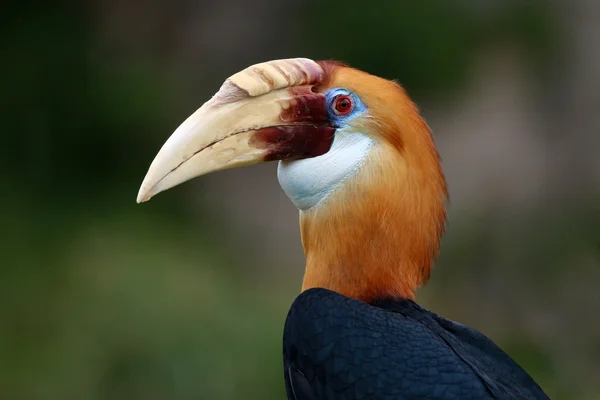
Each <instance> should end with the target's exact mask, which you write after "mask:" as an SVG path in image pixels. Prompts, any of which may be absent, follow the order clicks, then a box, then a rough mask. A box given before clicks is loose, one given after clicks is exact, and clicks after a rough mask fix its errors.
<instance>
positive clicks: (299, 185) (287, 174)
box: [277, 88, 375, 211]
mask: <svg viewBox="0 0 600 400" xmlns="http://www.w3.org/2000/svg"><path fill="white" fill-rule="evenodd" d="M340 95H348V96H351V97H352V100H353V102H354V109H353V110H352V112H351V113H350V114H348V115H346V116H338V115H336V114H335V113H334V112H333V111H332V107H333V102H334V100H335V99H336V97H338V96H340ZM326 101H327V110H328V113H329V118H330V120H331V122H332V123H333V125H334V126H335V127H337V129H336V131H335V137H334V139H333V144H332V146H331V149H330V150H329V151H328V152H327V153H325V154H323V155H322V156H319V157H314V158H306V159H302V160H293V161H280V162H279V166H278V168H277V178H278V180H279V184H280V185H281V187H282V189H283V191H284V192H285V194H286V195H287V196H288V197H289V199H290V200H291V201H292V203H294V205H295V206H296V207H298V209H300V210H302V211H308V210H310V209H312V208H313V207H318V206H319V205H320V204H321V203H323V202H324V201H325V200H326V199H327V198H328V197H329V196H330V195H331V193H333V192H334V191H335V190H336V189H337V188H339V187H341V186H342V184H343V183H344V181H345V180H346V179H348V178H349V177H351V176H352V175H354V174H355V173H356V172H357V171H358V169H359V168H360V167H361V165H362V164H363V162H364V161H365V159H366V157H367V155H368V154H369V151H371V149H372V148H373V146H374V144H375V141H374V140H373V139H371V138H370V137H369V136H367V135H365V134H363V133H360V132H355V131H354V130H353V129H352V128H351V127H350V126H349V125H348V123H349V122H350V121H352V119H354V118H356V117H357V116H359V115H362V114H364V113H366V112H368V110H367V108H366V107H365V105H364V104H363V103H362V101H361V100H360V99H359V98H358V96H356V94H354V93H352V92H350V91H348V90H346V89H342V88H334V89H331V90H329V91H328V92H327V93H326Z"/></svg>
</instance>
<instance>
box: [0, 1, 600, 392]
mask: <svg viewBox="0 0 600 400" xmlns="http://www.w3.org/2000/svg"><path fill="white" fill-rule="evenodd" d="M4 10H5V12H4V13H3V17H2V19H4V21H3V22H2V24H1V25H0V30H1V31H2V35H1V36H0V41H1V43H2V62H1V63H0V76H2V78H3V79H2V85H3V90H2V92H3V96H2V100H1V101H2V107H1V111H0V112H1V113H2V118H0V127H1V132H2V138H3V146H2V152H3V154H2V157H1V158H0V163H1V164H0V165H1V167H2V168H1V169H0V174H1V175H0V178H1V182H2V186H1V187H2V195H1V196H0V218H1V224H0V226H1V227H2V233H3V235H2V240H1V241H0V268H1V269H0V271H1V278H0V398H1V399H11V400H16V399H31V400H37V399H40V400H42V399H78V400H87V399H90V400H91V399H94V400H95V399H115V400H119V399H150V400H152V399H173V400H176V399H181V400H185V399H264V400H267V399H282V398H284V386H283V375H282V360H281V338H282V330H283V324H284V320H285V317H286V313H287V310H288V307H289V305H290V304H291V302H292V301H293V299H294V297H295V296H296V295H297V293H298V290H299V287H300V282H301V278H302V272H303V266H304V260H303V253H302V248H301V245H300V238H299V232H298V227H297V211H296V210H295V209H294V208H293V206H292V205H291V204H290V203H289V202H288V200H287V199H286V198H285V196H284V194H283V193H282V192H281V190H280V189H279V187H278V184H277V180H276V177H275V167H276V165H275V164H268V165H263V166H257V167H252V168H247V169H243V170H233V171H225V172H220V173H217V174H214V175H211V176H207V177H205V178H201V179H197V180H195V181H192V182H190V183H188V184H186V185H183V186H181V187H178V188H177V189H175V190H173V191H169V192H168V193H166V194H162V195H160V196H158V197H157V198H156V199H154V200H152V201H151V202H150V203H147V204H144V205H136V204H135V197H136V194H137V190H138V188H139V185H140V183H141V180H142V178H143V176H144V174H145V172H146V170H147V167H148V166H149V163H150V162H151V160H152V159H153V157H154V155H155V154H156V152H157V150H158V149H159V148H160V146H161V145H162V143H163V142H164V140H165V139H166V138H167V137H168V136H169V135H170V133H171V132H172V131H173V130H174V129H175V128H176V127H177V125H178V124H179V123H180V122H182V121H183V120H184V119H185V118H186V117H187V116H188V115H189V114H191V113H192V112H193V111H194V110H195V109H196V108H197V107H199V106H200V105H201V104H202V103H203V102H204V101H205V100H207V99H208V98H209V97H210V96H211V95H212V94H213V93H214V92H216V90H217V89H218V88H219V86H220V84H221V82H222V81H223V80H224V79H225V78H226V77H228V76H229V75H231V74H233V73H235V72H237V71H239V70H241V69H242V68H244V67H246V66H248V65H250V64H252V63H255V62H260V61H265V60H270V59H275V58H283V57H298V56H304V57H310V58H314V59H322V58H334V59H339V60H343V61H346V62H348V63H350V64H351V65H353V66H355V67H358V68H361V69H365V70H368V71H369V72H371V73H374V74H378V75H381V76H384V77H387V78H390V79H397V80H398V81H399V82H401V83H402V84H403V85H404V86H405V87H406V88H407V90H408V91H409V94H410V95H411V96H412V97H413V98H414V99H415V100H416V101H417V102H418V104H419V105H420V106H421V108H422V111H423V115H424V116H425V118H426V119H427V121H428V123H429V124H430V125H431V126H432V128H433V130H434V133H435V137H436V142H437V144H438V148H439V151H440V153H441V156H442V158H443V160H444V169H445V172H446V175H447V178H448V181H449V185H450V192H451V199H452V203H451V204H450V206H449V210H450V225H449V227H448V232H447V235H446V237H445V239H444V241H443V249H442V255H441V258H440V260H439V262H438V264H437V266H436V268H435V270H434V272H433V278H432V281H431V282H430V284H429V285H428V286H427V287H425V288H423V289H421V290H420V291H419V293H418V300H419V302H420V303H421V304H423V305H424V306H426V307H428V308H430V309H432V310H433V311H435V312H438V313H441V314H443V315H445V316H446V317H448V318H451V319H454V320H458V321H460V322H462V323H466V324H468V325H471V326H473V327H475V328H477V329H479V330H481V331H483V332H484V333H485V334H487V335H488V336H490V337H491V338H492V339H493V340H495V341H496V342H497V343H498V344H499V345H500V346H501V347H503V348H504V349H505V350H506V351H507V352H508V353H509V354H510V355H511V356H513V357H514V358H515V359H516V360H517V361H518V362H520V363H521V364H522V365H523V366H524V367H525V368H526V369H527V370H528V371H529V372H530V373H531V374H532V375H533V377H534V378H535V379H537V381H538V382H539V383H540V384H541V386H542V387H543V388H544V389H545V390H546V391H547V393H548V394H549V395H550V397H551V398H553V399H559V400H560V399H581V400H587V399H590V400H591V399H600V381H599V379H598V378H599V377H600V228H599V226H600V225H599V224H600V207H599V206H598V205H599V204H600V203H599V202H598V200H600V157H598V151H599V150H600V134H599V132H600V114H599V113H598V104H600V53H599V52H598V51H597V49H598V48H599V45H600V3H599V2H596V1H588V0H573V1H567V0H562V1H559V0H556V1H554V2H547V1H541V0H540V1H533V0H529V1H517V0H513V1H510V0H504V1H500V0H497V1H494V0H485V1H483V0H477V1H475V0H472V1H467V0H463V1H433V0H431V1H424V0H421V1H419V2H416V1H410V2H409V1H369V2H364V1H357V0H347V1H345V2H321V1H318V0H307V1H304V2H300V3H298V2H283V1H277V0H255V1H252V2H249V1H248V2H243V1H234V0H221V1H214V2H208V1H192V0H173V1H171V2H166V1H163V2H157V1H150V0H141V1H117V0H106V1H82V2H79V3H77V5H75V4H73V3H65V4H60V3H58V2H47V3H45V4H42V3H39V4H38V3H30V2H26V1H23V2H16V1H13V2H9V3H8V4H7V5H5V6H4Z"/></svg>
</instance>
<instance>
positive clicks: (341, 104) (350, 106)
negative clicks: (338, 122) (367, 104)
mask: <svg viewBox="0 0 600 400" xmlns="http://www.w3.org/2000/svg"><path fill="white" fill-rule="evenodd" d="M353 110H354V99H353V98H352V96H350V95H347V94H341V95H339V96H336V97H335V98H334V99H333V104H332V107H331V111H332V112H333V113H334V114H335V115H337V116H340V117H344V116H346V115H349V114H351V113H352V111H353Z"/></svg>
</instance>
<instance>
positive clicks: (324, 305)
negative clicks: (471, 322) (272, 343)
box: [284, 289, 548, 400]
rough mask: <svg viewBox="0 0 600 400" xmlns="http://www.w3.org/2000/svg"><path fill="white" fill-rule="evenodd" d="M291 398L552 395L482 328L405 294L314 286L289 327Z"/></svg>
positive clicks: (463, 399)
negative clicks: (369, 294) (373, 295)
mask: <svg viewBox="0 0 600 400" xmlns="http://www.w3.org/2000/svg"><path fill="white" fill-rule="evenodd" d="M284 368H285V382H286V390H287V394H288V398H289V399H292V400H363V399H364V400H366V399H370V400H388V399H394V400H416V399H419V400H420V399H432V400H433V399H438V400H442V399H444V400H446V399H457V400H458V399H460V400H470V399H518V400H530V399H536V400H538V399H548V397H547V396H546V395H545V394H544V392H543V391H542V389H541V388H540V387H539V386H538V385H537V384H536V383H535V382H534V381H533V379H532V378H531V377H530V376H529V375H528V374H527V373H526V372H525V371H524V370H523V369H522V368H521V367H519V366H518V365H517V364H516V363H515V362H514V361H513V360H512V359H511V358H510V357H509V356H508V355H507V354H506V353H504V352H503V351H502V350H501V349H500V348H498V346H496V345H495V344H494V343H493V342H492V341H491V340H490V339H488V338H487V337H486V336H484V335H483V334H481V333H480V332H478V331H476V330H474V329H472V328H469V327H466V326H464V325H461V324H458V323H456V322H452V321H450V320H447V319H445V318H443V317H440V316H439V315H436V314H434V313H432V312H430V311H428V310H426V309H424V308H423V307H421V306H419V305H418V304H416V303H415V302H413V301H411V300H406V299H398V300H393V301H392V300H389V301H379V302H376V303H373V304H367V303H364V302H361V301H358V300H355V299H351V298H348V297H345V296H342V295H341V294H339V293H336V292H332V291H330V290H326V289H310V290H307V291H305V292H303V293H302V294H300V295H299V296H298V297H297V298H296V300H295V301H294V304H293V305H292V307H291V309H290V311H289V314H288V317H287V321H286V325H285V331H284Z"/></svg>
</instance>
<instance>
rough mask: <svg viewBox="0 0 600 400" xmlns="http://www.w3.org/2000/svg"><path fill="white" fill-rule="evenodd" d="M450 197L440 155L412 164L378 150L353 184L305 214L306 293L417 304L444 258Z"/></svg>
mask: <svg viewBox="0 0 600 400" xmlns="http://www.w3.org/2000/svg"><path fill="white" fill-rule="evenodd" d="M432 148H433V147H432ZM431 166H433V167H431ZM445 198H446V185H445V181H444V178H443V174H442V172H441V168H440V167H439V160H438V156H437V152H436V151H435V149H433V152H432V153H431V154H423V153H420V154H419V158H414V159H412V158H411V157H410V154H404V155H403V156H401V157H400V156H398V155H397V153H395V152H394V151H392V150H391V149H390V148H386V146H385V145H381V146H378V148H377V149H375V150H373V151H372V152H371V153H370V154H369V156H368V158H367V160H366V161H365V163H364V165H363V167H361V169H360V170H359V171H358V172H357V173H356V175H355V176H354V177H353V179H352V180H351V182H348V183H346V184H344V186H343V187H341V188H338V189H336V191H335V193H333V194H332V195H331V196H330V197H329V198H328V199H327V200H326V201H325V202H323V203H322V204H320V205H319V206H318V207H314V208H312V209H310V210H308V211H301V213H300V223H301V232H302V243H303V246H304V250H305V255H306V271H305V276H304V282H303V286H302V290H303V291H304V290H308V289H311V288H316V287H320V288H326V289H330V290H333V291H336V292H338V293H341V294H343V295H345V296H348V297H352V298H356V299H359V300H362V301H365V302H373V301H376V300H378V299H385V298H408V299H414V297H415V290H416V289H417V288H418V287H419V286H420V285H422V284H424V283H426V282H427V280H428V279H429V274H430V269H431V265H432V263H433V261H434V259H435V258H436V256H437V254H438V251H439V245H440V237H441V235H442V234H443V230H444V222H445V217H446V213H445V207H444V200H445Z"/></svg>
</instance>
